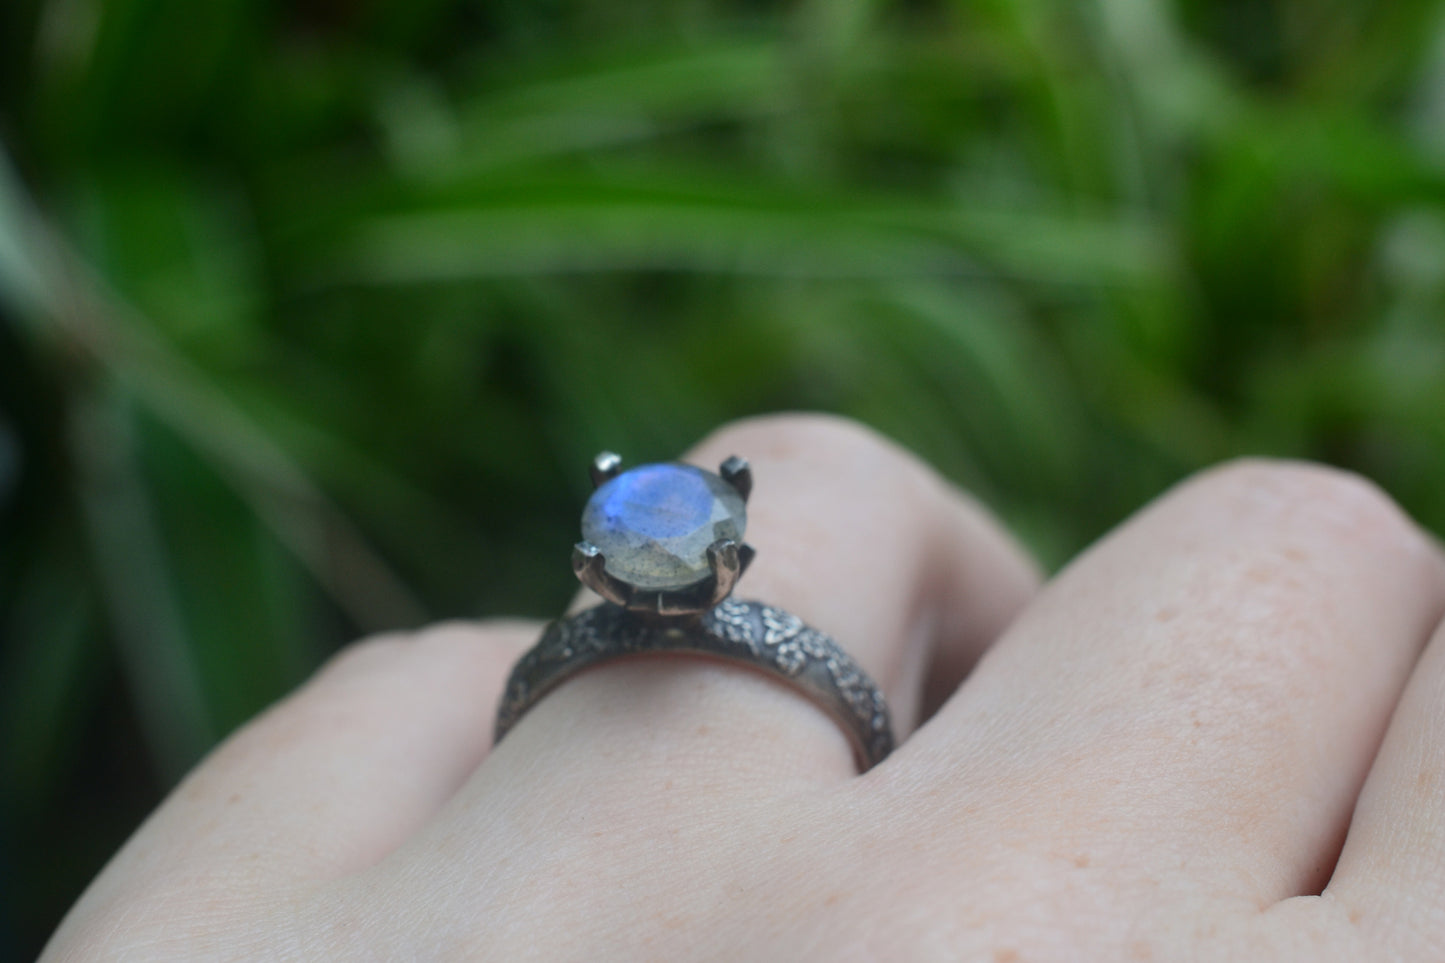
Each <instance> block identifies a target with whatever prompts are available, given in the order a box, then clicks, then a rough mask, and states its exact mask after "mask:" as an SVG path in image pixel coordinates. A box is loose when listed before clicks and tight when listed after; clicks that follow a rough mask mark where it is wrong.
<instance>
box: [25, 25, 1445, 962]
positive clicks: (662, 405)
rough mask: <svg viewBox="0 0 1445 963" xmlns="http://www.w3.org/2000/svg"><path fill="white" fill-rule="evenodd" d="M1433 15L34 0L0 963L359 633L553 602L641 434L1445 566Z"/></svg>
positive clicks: (1443, 101)
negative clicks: (1371, 488) (1264, 487)
mask: <svg viewBox="0 0 1445 963" xmlns="http://www.w3.org/2000/svg"><path fill="white" fill-rule="evenodd" d="M1442 13H1445V4H1442V3H1440V2H1436V0H1391V2H1390V3H1365V2H1361V0H1224V2H1179V3H1172V4H1171V3H1163V2H1157V0H1084V2H1079V0H981V2H956V3H941V2H939V3H934V2H909V3H885V2H856V0H819V2H815V3H800V4H792V5H786V6H784V5H779V4H773V3H764V2H746V3H744V2H736V3H708V2H637V0H553V2H511V3H482V2H453V0H369V2H367V0H353V2H345V0H310V2H301V3H289V4H281V3H259V2H246V0H205V2H198V0H45V2H42V0H7V2H6V3H5V5H4V6H3V8H0V142H3V147H4V152H5V156H6V157H7V160H5V162H4V163H3V164H0V672H3V676H0V720H3V728H0V736H3V738H0V767H3V768H0V784H3V787H4V798H3V822H0V828H3V834H4V835H3V838H0V881H3V884H4V886H5V888H6V892H4V893H3V903H4V905H5V906H7V907H8V908H9V909H10V910H11V915H10V917H9V919H8V920H7V921H5V922H4V923H3V924H0V925H3V926H4V927H5V928H6V930H5V931H0V956H7V955H10V954H11V951H13V952H14V953H15V954H16V955H19V956H26V955H30V954H32V953H33V952H34V951H35V950H36V948H37V947H38V944H39V941H40V940H42V939H43V937H44V935H45V934H46V933H47V932H48V931H49V930H50V929H51V928H52V927H53V926H54V924H55V922H56V920H57V919H58V915H59V914H60V913H61V912H63V910H64V908H65V907H66V906H67V905H68V904H69V902H70V901H72V900H73V899H74V898H75V896H76V895H77V893H78V891H79V889H80V888H81V887H82V886H83V885H84V883H85V882H86V881H87V879H88V878H89V877H90V876H91V875H92V874H93V873H94V872H95V871H96V870H97V868H98V867H99V865H100V863H101V862H102V861H103V860H104V858H105V857H106V856H107V855H108V854H109V853H110V852H111V851H112V850H113V849H114V848H115V847H116V846H117V845H118V844H119V842H120V840H121V839H122V838H123V837H124V836H125V835H126V834H127V833H128V832H129V831H130V830H131V829H132V828H133V827H134V826H135V824H136V822H137V821H138V820H139V818H140V817H141V816H142V814H143V813H144V812H145V811H147V809H148V808H149V807H151V806H152V805H153V804H154V803H155V801H156V800H157V798H158V797H159V795H160V793H162V792H163V791H164V789H165V788H166V787H167V786H168V785H170V784H171V783H172V782H173V781H174V780H175V779H176V778H177V777H178V775H179V774H180V773H181V772H183V771H184V770H185V769H186V767H187V766H189V765H190V764H191V763H192V762H194V760H195V759H196V758H197V756H198V754H199V753H201V752H202V751H203V750H204V749H205V748H206V747H207V746H208V745H210V744H211V743H212V742H213V741H214V740H215V739H217V738H218V737H220V736H222V735H224V734H225V733H226V732H227V731H228V730H230V729H232V728H233V727H235V726H236V725H237V724H238V723H240V722H241V721H242V720H244V719H245V718H247V717H248V716H250V715H251V714H253V713H254V712H256V711H257V709H258V708H260V707H261V706H263V705H265V704H266V703H267V702H269V701H270V700H272V699H274V698H276V697H277V696H278V695H279V694H280V693H282V692H284V691H286V690H287V689H288V688H289V687H291V686H293V685H295V684H296V682H297V681H298V680H299V679H301V678H303V677H304V676H305V675H306V673H307V672H308V671H310V669H311V668H313V667H314V666H315V665H316V664H317V662H318V661H319V660H320V659H322V658H323V657H324V656H325V655H326V654H327V653H328V652H329V651H331V650H332V649H334V648H335V647H336V646H337V645H339V644H341V643H342V642H343V641H345V640H346V639H348V638H351V637H353V636H355V635H357V634H359V633H363V632H371V631H375V630H379V629H385V628H390V627H395V626H410V625H416V624H419V623H421V622H423V621H425V620H427V619H431V618H436V617H441V616H467V615H482V614H491V613H525V614H530V615H537V616H541V615H546V614H549V613H551V612H554V611H555V610H556V609H557V608H558V607H559V606H560V605H562V603H563V602H564V600H565V599H566V598H567V596H568V594H569V593H570V591H571V589H572V585H571V577H570V575H569V573H568V566H567V561H566V560H567V555H568V551H569V548H570V545H571V543H572V541H573V540H574V538H575V537H576V517H577V512H578V508H579V506H580V503H581V500H582V499H583V497H584V496H585V493H586V490H587V478H586V473H585V464H586V460H587V459H588V457H589V456H590V455H591V454H592V453H593V452H594V451H596V450H597V449H600V448H603V447H609V448H614V449H616V450H618V451H621V452H624V453H625V454H626V455H627V456H628V458H629V459H630V460H633V461H637V460H644V459H656V458H663V457H669V456H671V455H673V454H675V453H676V452H678V451H679V450H680V449H681V448H682V447H684V446H686V445H687V444H688V443H689V442H691V441H692V440H694V439H695V438H697V437H698V436H699V435H700V434H702V433H703V432H705V431H706V430H708V429H709V428H710V427H712V426H713V425H715V424H717V423H719V422H721V421H724V420H727V419H730V418H734V417H737V416H741V415H746V414H749V413H755V412H761V411H768V410H774V409H780V408H796V407H806V408H819V409H827V410H832V411H838V412H843V413H846V414H849V415H852V416H854V417H857V418H860V419H862V420H864V421H867V422H869V423H871V424H873V425H875V426H877V427H878V428H880V429H881V430H883V431H884V432H887V433H888V434H890V435H892V436H894V437H896V438H898V439H899V440H901V441H902V442H904V443H905V444H907V445H909V446H911V447H913V448H914V449H916V450H917V451H918V452H920V453H921V454H922V455H923V456H925V457H926V458H927V459H929V460H930V461H932V462H933V463H934V464H935V465H937V466H938V467H939V468H940V469H941V470H942V471H943V472H945V473H946V474H948V475H949V476H950V477H952V478H954V479H955V480H957V481H958V482H959V483H960V484H962V485H965V486H967V487H969V488H971V489H973V490H974V491H976V492H977V493H978V494H979V495H980V496H981V497H982V498H983V499H984V500H986V501H987V502H988V503H989V504H990V505H992V506H993V507H994V508H995V509H996V510H997V511H998V512H999V513H1000V514H1001V515H1002V516H1003V517H1004V518H1005V519H1007V521H1008V522H1009V523H1010V524H1011V525H1012V527H1013V528H1014V529H1015V530H1016V531H1017V532H1018V533H1019V534H1020V535H1021V537H1023V538H1024V539H1025V540H1026V541H1027V542H1028V543H1029V544H1030V545H1031V546H1032V547H1033V548H1034V549H1035V550H1036V551H1037V552H1038V553H1039V555H1040V556H1041V558H1043V559H1044V560H1045V562H1046V563H1048V564H1050V565H1057V564H1059V563H1060V562H1062V561H1063V560H1065V559H1067V558H1068V557H1069V556H1070V555H1071V554H1072V553H1073V552H1075V551H1076V550H1078V549H1079V548H1080V546H1082V545H1083V544H1085V543H1086V542H1087V541H1088V540H1090V539H1091V538H1093V537H1095V536H1096V535H1098V534H1099V533H1100V532H1101V531H1103V530H1104V529H1105V528H1106V527H1108V526H1109V525H1111V524H1112V523H1114V522H1116V521H1117V520H1119V519H1120V518H1121V517H1123V516H1124V515H1125V514H1126V513H1128V512H1129V511H1130V510H1132V509H1133V508H1135V507H1136V506H1138V505H1139V504H1140V503H1141V502H1143V501H1144V500H1146V499H1147V498H1149V497H1150V496H1152V495H1154V494H1155V493H1157V492H1158V491H1159V490H1160V489H1161V488H1162V487H1163V486H1165V485H1167V484H1168V483H1169V482H1171V481H1172V480H1174V479H1176V478H1178V477H1180V476H1181V475H1183V474H1185V473H1187V472H1189V471H1191V470H1193V469H1195V468H1197V467H1199V466H1201V465H1205V464H1208V463H1210V462H1213V461H1215V460H1217V459H1220V458H1224V457H1227V456H1230V455H1233V454H1236V453H1240V452H1266V453H1275V454H1287V455H1298V456H1306V457H1312V458H1321V459H1325V460H1328V461H1332V462H1335V463H1338V464H1342V465H1347V466H1351V467H1354V468H1357V469H1359V470H1361V471H1363V472H1365V473H1366V474H1368V475H1370V476H1371V477H1373V478H1375V479H1377V480H1379V481H1380V482H1381V483H1382V484H1383V485H1385V487H1386V488H1388V489H1389V490H1390V491H1391V492H1392V493H1393V494H1394V495H1395V496H1396V497H1397V498H1399V499H1400V500H1401V501H1402V502H1403V503H1404V504H1405V505H1406V506H1407V507H1408V508H1409V509H1411V510H1412V511H1413V512H1414V513H1415V514H1416V515H1417V516H1418V517H1419V518H1421V519H1422V520H1423V521H1425V522H1426V523H1427V524H1429V525H1431V526H1432V527H1433V528H1434V529H1435V530H1437V531H1439V530H1441V529H1442V528H1445V418H1442V411H1445V378H1442V371H1445V324H1442V322H1441V320H1440V309H1441V302H1442V296H1445V217H1442V214H1445V44H1442ZM759 484H766V480H765V479H760V480H759Z"/></svg>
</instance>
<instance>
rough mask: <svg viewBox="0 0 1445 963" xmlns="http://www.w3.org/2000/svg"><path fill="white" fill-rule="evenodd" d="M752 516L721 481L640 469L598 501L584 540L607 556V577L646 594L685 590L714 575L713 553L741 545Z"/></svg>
mask: <svg viewBox="0 0 1445 963" xmlns="http://www.w3.org/2000/svg"><path fill="white" fill-rule="evenodd" d="M746 527H747V509H746V507H745V506H744V504H743V500H742V497H741V496H739V495H738V493H737V490H736V489H735V488H733V486H732V485H729V484H728V483H727V482H726V481H724V480H723V479H722V478H721V477H719V476H717V475H714V474H713V473H712V472H710V471H703V470H702V469H701V468H694V467H692V466H691V465H675V464H660V465H642V466H640V467H637V468H634V469H632V470H631V471H625V472H623V473H622V474H620V475H618V476H617V477H616V478H613V479H611V480H610V481H608V482H606V483H604V484H603V485H602V486H601V487H600V488H598V489H597V490H596V491H595V492H593V493H592V497H591V498H590V499H588V501H587V507H586V509H584V510H583V512H582V537H583V538H584V539H586V540H587V541H588V542H591V543H592V544H593V545H595V546H597V548H598V549H599V550H600V551H601V552H602V556H603V558H604V559H606V569H607V571H608V573H609V574H611V575H614V576H616V577H617V578H619V579H621V580H622V581H624V582H628V583H630V584H632V585H635V586H637V587H638V588H643V589H660V590H666V589H680V588H684V587H686V586H689V585H693V584H695V583H697V582H699V581H701V580H702V579H704V578H706V577H707V576H708V575H709V574H711V569H709V568H708V564H707V547H708V546H709V545H711V544H712V543H713V542H715V541H717V540H718V539H720V538H730V539H732V540H733V541H735V542H738V543H739V544H741V543H742V540H743V530H744V529H745V528H746Z"/></svg>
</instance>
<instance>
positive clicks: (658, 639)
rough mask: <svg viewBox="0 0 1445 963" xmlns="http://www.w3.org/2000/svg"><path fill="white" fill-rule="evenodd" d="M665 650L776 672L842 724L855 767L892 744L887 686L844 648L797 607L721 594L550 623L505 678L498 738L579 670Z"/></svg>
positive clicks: (873, 760)
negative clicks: (669, 618) (690, 609)
mask: <svg viewBox="0 0 1445 963" xmlns="http://www.w3.org/2000/svg"><path fill="white" fill-rule="evenodd" d="M664 652H682V653H692V654H697V655H704V656H713V657H718V658H723V659H728V660H730V661H734V662H740V663H743V664H744V665H749V666H752V667H754V668H758V669H762V670H764V671H767V672H769V673H770V674H773V675H775V676H778V677H780V678H782V679H783V680H785V681H786V682H787V683H788V684H790V685H792V686H793V687H794V688H796V689H798V690H799V691H801V692H802V693H803V694H804V695H806V696H808V697H809V698H811V699H812V700H813V701H814V702H815V703H817V704H818V705H819V706H820V707H821V708H823V709H824V710H826V711H827V712H828V713H829V714H830V715H832V716H833V717H834V718H835V719H836V720H837V721H838V722H839V723H840V724H841V725H842V727H843V729H844V731H845V732H846V733H847V734H848V736H849V739H850V740H851V742H852V744H853V751H854V756H855V758H856V760H857V762H858V767H859V769H860V770H861V771H866V770H868V769H871V768H872V767H873V766H876V765H877V764H878V763H880V762H882V761H883V759H884V757H885V756H887V755H888V753H889V752H891V751H892V750H893V729H892V725H891V724H890V722H889V717H888V706H887V704H886V703H885V702H884V699H883V693H882V692H880V691H879V689H878V686H877V685H875V684H874V683H873V681H872V680H871V679H870V678H869V677H868V675H867V673H865V672H864V671H863V670H862V669H861V668H859V667H858V664H857V663H856V662H854V661H853V659H852V658H851V657H850V656H849V655H848V653H846V652H844V651H843V649H842V648H841V647H839V645H838V644H837V643H836V642H834V641H833V640H832V639H831V638H829V637H828V636H826V635H824V634H823V633H822V632H819V631H818V630H817V629H814V628H812V627H810V626H808V625H805V624H804V623H803V621H802V619H799V618H798V617H797V616H795V615H792V614H790V613H788V612H785V611H783V610H782V609H779V608H775V607H774V606H771V605H764V604H762V603H761V602H747V601H741V600H738V599H727V600H725V601H723V602H720V603H719V604H718V605H716V606H715V607H713V608H712V609H710V610H709V611H707V612H704V613H703V614H702V615H701V617H699V618H696V619H692V620H688V621H687V622H684V623H681V624H677V623H668V622H663V621H659V620H657V619H650V618H648V617H647V616H645V615H642V614H639V613H636V612H629V611H628V610H627V609H625V608H623V607H622V606H620V605H614V604H612V603H604V604H602V605H599V606H597V607H595V608H590V609H587V610H585V611H583V612H580V613H578V614H577V615H574V616H572V617H571V618H565V619H559V620H558V621H556V622H553V623H552V624H551V625H549V626H548V627H547V629H546V631H545V632H543V634H542V638H541V641H539V642H538V643H537V644H536V645H535V646H534V647H533V648H532V649H531V651H529V652H528V653H527V654H526V655H524V656H522V658H521V660H520V661H518V663H517V665H516V667H515V668H514V669H513V670H512V675H511V678H509V679H508V680H507V688H506V691H505V693H504V694H503V696H502V703H501V707H500V708H499V709H498V711H497V727H496V740H497V741H498V742H500V741H501V740H502V737H503V736H505V735H506V734H507V732H508V731H509V730H510V729H511V728H512V727H513V726H514V725H516V723H517V720H519V719H520V718H521V717H522V716H523V715H525V714H526V712H527V710H529V709H531V708H532V707H533V706H534V705H536V704H537V702H538V701H539V700H540V699H541V698H542V697H543V696H544V695H546V694H547V693H548V692H550V691H552V690H553V689H555V688H556V687H557V686H559V685H561V684H562V682H563V681H565V680H566V679H568V678H569V677H570V676H572V675H574V674H575V673H577V672H580V671H582V670H583V669H586V668H588V667H590V666H593V665H597V664H598V663H601V662H608V661H611V660H613V659H617V658H622V657H626V656H635V655H643V654H651V653H664Z"/></svg>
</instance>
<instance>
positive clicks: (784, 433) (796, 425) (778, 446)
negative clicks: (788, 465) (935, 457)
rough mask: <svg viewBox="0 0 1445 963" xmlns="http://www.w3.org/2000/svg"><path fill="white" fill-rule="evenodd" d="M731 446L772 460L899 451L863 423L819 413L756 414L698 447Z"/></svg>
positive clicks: (724, 428) (729, 425)
mask: <svg viewBox="0 0 1445 963" xmlns="http://www.w3.org/2000/svg"><path fill="white" fill-rule="evenodd" d="M729 446H735V447H737V448H738V449H739V451H738V454H742V455H745V456H746V455H747V454H748V452H749V451H752V452H757V451H760V450H761V451H763V452H766V453H767V454H768V455H770V456H772V457H790V456H796V455H798V454H800V453H802V452H804V451H807V452H814V451H817V450H819V449H825V450H830V451H843V452H858V451H866V452H869V453H877V452H879V451H888V452H896V451H897V448H896V446H895V445H894V444H893V443H892V442H890V441H888V440H887V439H885V438H884V437H883V436H882V435H880V434H879V433H878V432H876V431H874V430H873V429H872V428H869V427H868V426H867V425H864V424H863V423H861V422H858V421H854V420H853V419H851V418H845V417H843V416H841V415H833V414H825V413H818V412H784V413H779V414H767V415H755V416H753V417H750V418H742V419H739V420H737V421H732V422H728V423H727V424H725V425H723V426H721V427H720V428H717V429H716V430H714V431H713V432H712V433H711V434H709V435H708V436H707V437H706V438H705V439H704V440H703V442H702V443H701V444H700V445H699V446H698V448H699V449H700V450H706V451H714V450H720V449H723V448H728V447H729Z"/></svg>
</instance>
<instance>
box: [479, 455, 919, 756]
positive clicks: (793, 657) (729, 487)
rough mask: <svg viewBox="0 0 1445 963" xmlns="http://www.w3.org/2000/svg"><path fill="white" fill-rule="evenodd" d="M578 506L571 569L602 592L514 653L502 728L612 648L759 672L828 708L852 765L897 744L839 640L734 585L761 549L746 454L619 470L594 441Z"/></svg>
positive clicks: (500, 732)
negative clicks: (738, 593)
mask: <svg viewBox="0 0 1445 963" xmlns="http://www.w3.org/2000/svg"><path fill="white" fill-rule="evenodd" d="M592 483H593V486H594V487H595V488H596V491H595V492H594V493H593V495H592V498H591V499H589V500H588V502H587V508H586V510H585V511H584V512H583V514H582V534H583V538H584V541H582V542H579V543H578V544H577V546H576V547H575V548H574V549H573V551H572V571H573V573H574V574H575V575H576V576H577V578H578V579H579V580H580V581H581V582H582V584H583V585H585V586H587V587H588V588H590V589H592V590H593V591H594V592H596V593H597V594H598V595H600V596H602V598H603V599H605V600H606V601H604V602H603V604H601V605H599V606H597V607H595V608H591V609H587V610H586V611H584V612H580V613H578V614H577V615H573V616H570V617H568V618H562V619H558V620H557V621H555V622H553V623H551V624H550V625H548V626H547V628H546V630H545V631H544V632H543V633H542V638H541V639H540V640H539V641H538V642H537V644H536V645H535V646H533V647H532V649H531V650H530V651H528V652H527V654H526V655H524V656H522V658H521V659H519V660H518V662H517V664H516V666H514V667H513V669H512V674H511V677H510V678H509V679H508V680H507V688H506V690H505V691H504V692H503V694H502V701H501V704H500V705H499V706H498V707H497V723H496V729H495V736H494V738H495V741H497V742H500V741H501V740H502V737H503V736H505V735H506V734H507V733H508V732H509V731H510V730H511V729H512V727H513V726H515V725H516V724H517V722H518V720H520V719H521V718H522V716H524V715H525V714H526V713H527V711H528V710H530V709H531V708H532V707H533V706H534V705H536V704H537V702H538V700H540V699H541V698H542V697H543V696H545V695H546V694H547V693H548V692H551V691H552V690H553V689H555V688H557V686H559V685H561V684H562V683H563V682H564V681H566V680H567V679H568V678H569V677H571V676H572V675H574V674H575V673H577V672H580V671H582V670H583V669H586V668H588V667H590V666H593V665H597V664H598V663H601V662H607V661H610V660H612V659H618V658H623V657H628V656H635V655H648V654H658V653H687V654H693V655H702V656H711V657H714V658H722V659H727V660H730V661H733V662H740V663H742V664H744V665H747V666H751V667H753V668H755V669H761V670H763V671H765V672H768V673H770V674H772V675H774V676H777V677H778V678H780V679H782V680H783V681H784V682H786V683H788V684H789V685H791V686H793V688H795V689H797V690H798V691H800V692H802V693H803V694H804V695H806V696H808V697H809V698H811V699H812V700H813V701H814V702H815V703H817V704H818V705H819V706H820V707H821V708H822V709H824V710H825V711H826V712H828V713H829V714H830V715H832V716H833V717H834V718H835V719H836V720H837V721H838V722H839V724H841V725H842V727H843V730H844V731H845V732H846V733H847V734H848V737H849V739H850V740H851V741H852V743H853V750H854V755H855V756H856V758H857V762H858V766H859V768H860V770H862V771H867V770H868V769H871V768H872V767H873V766H876V765H877V764H878V763H880V762H882V761H883V759H884V757H886V756H887V755H888V753H889V752H891V751H892V750H893V727H892V724H891V723H890V721H889V715H888V705H887V703H886V702H885V701H884V699H883V693H882V692H881V691H880V690H879V688H878V686H877V685H876V684H875V683H874V682H873V680H872V679H870V678H869V677H868V674H867V673H866V672H864V671H863V669H862V668H861V667H860V666H859V665H858V663H856V662H854V661H853V659H852V657H850V656H849V655H848V653H847V652H844V651H843V649H842V647H840V646H839V645H838V643H836V642H834V641H833V640H832V639H831V638H829V637H828V636H827V635H825V634H823V633H822V632H819V631H818V630H817V629H815V628H812V627H810V626H808V625H806V624H804V622H803V620H802V619H800V618H798V617H797V616H795V615H792V614H790V613H788V612H785V611H783V610H782V609H780V608H776V607H774V606H771V605H765V604H763V603H761V602H744V601H739V600H737V599H734V598H731V597H730V596H731V594H732V590H733V587H734V586H735V585H736V584H737V581H738V579H739V578H740V577H741V576H742V574H743V572H745V571H746V570H747V568H748V565H749V564H750V563H751V562H752V560H753V558H754V556H755V555H756V554H757V553H756V552H755V551H754V550H753V548H752V546H750V545H748V544H747V543H746V542H743V541H742V535H743V530H744V528H745V527H746V525H747V509H746V503H747V500H748V495H749V493H751V491H752V488H753V476H752V468H751V467H750V466H749V465H748V463H747V461H746V460H744V459H742V458H739V457H738V456H736V455H734V456H733V457H731V458H729V459H727V460H726V461H724V462H723V463H722V465H721V466H720V468H719V470H718V473H717V474H713V473H711V472H707V471H703V470H702V469H700V468H695V467H693V466H691V465H673V464H661V465H642V466H639V467H638V468H634V469H632V470H630V471H626V472H624V471H622V460H621V459H620V458H619V457H618V456H617V455H614V454H612V453H611V452H603V453H602V454H600V455H598V456H597V457H596V458H595V459H593V462H592Z"/></svg>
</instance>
